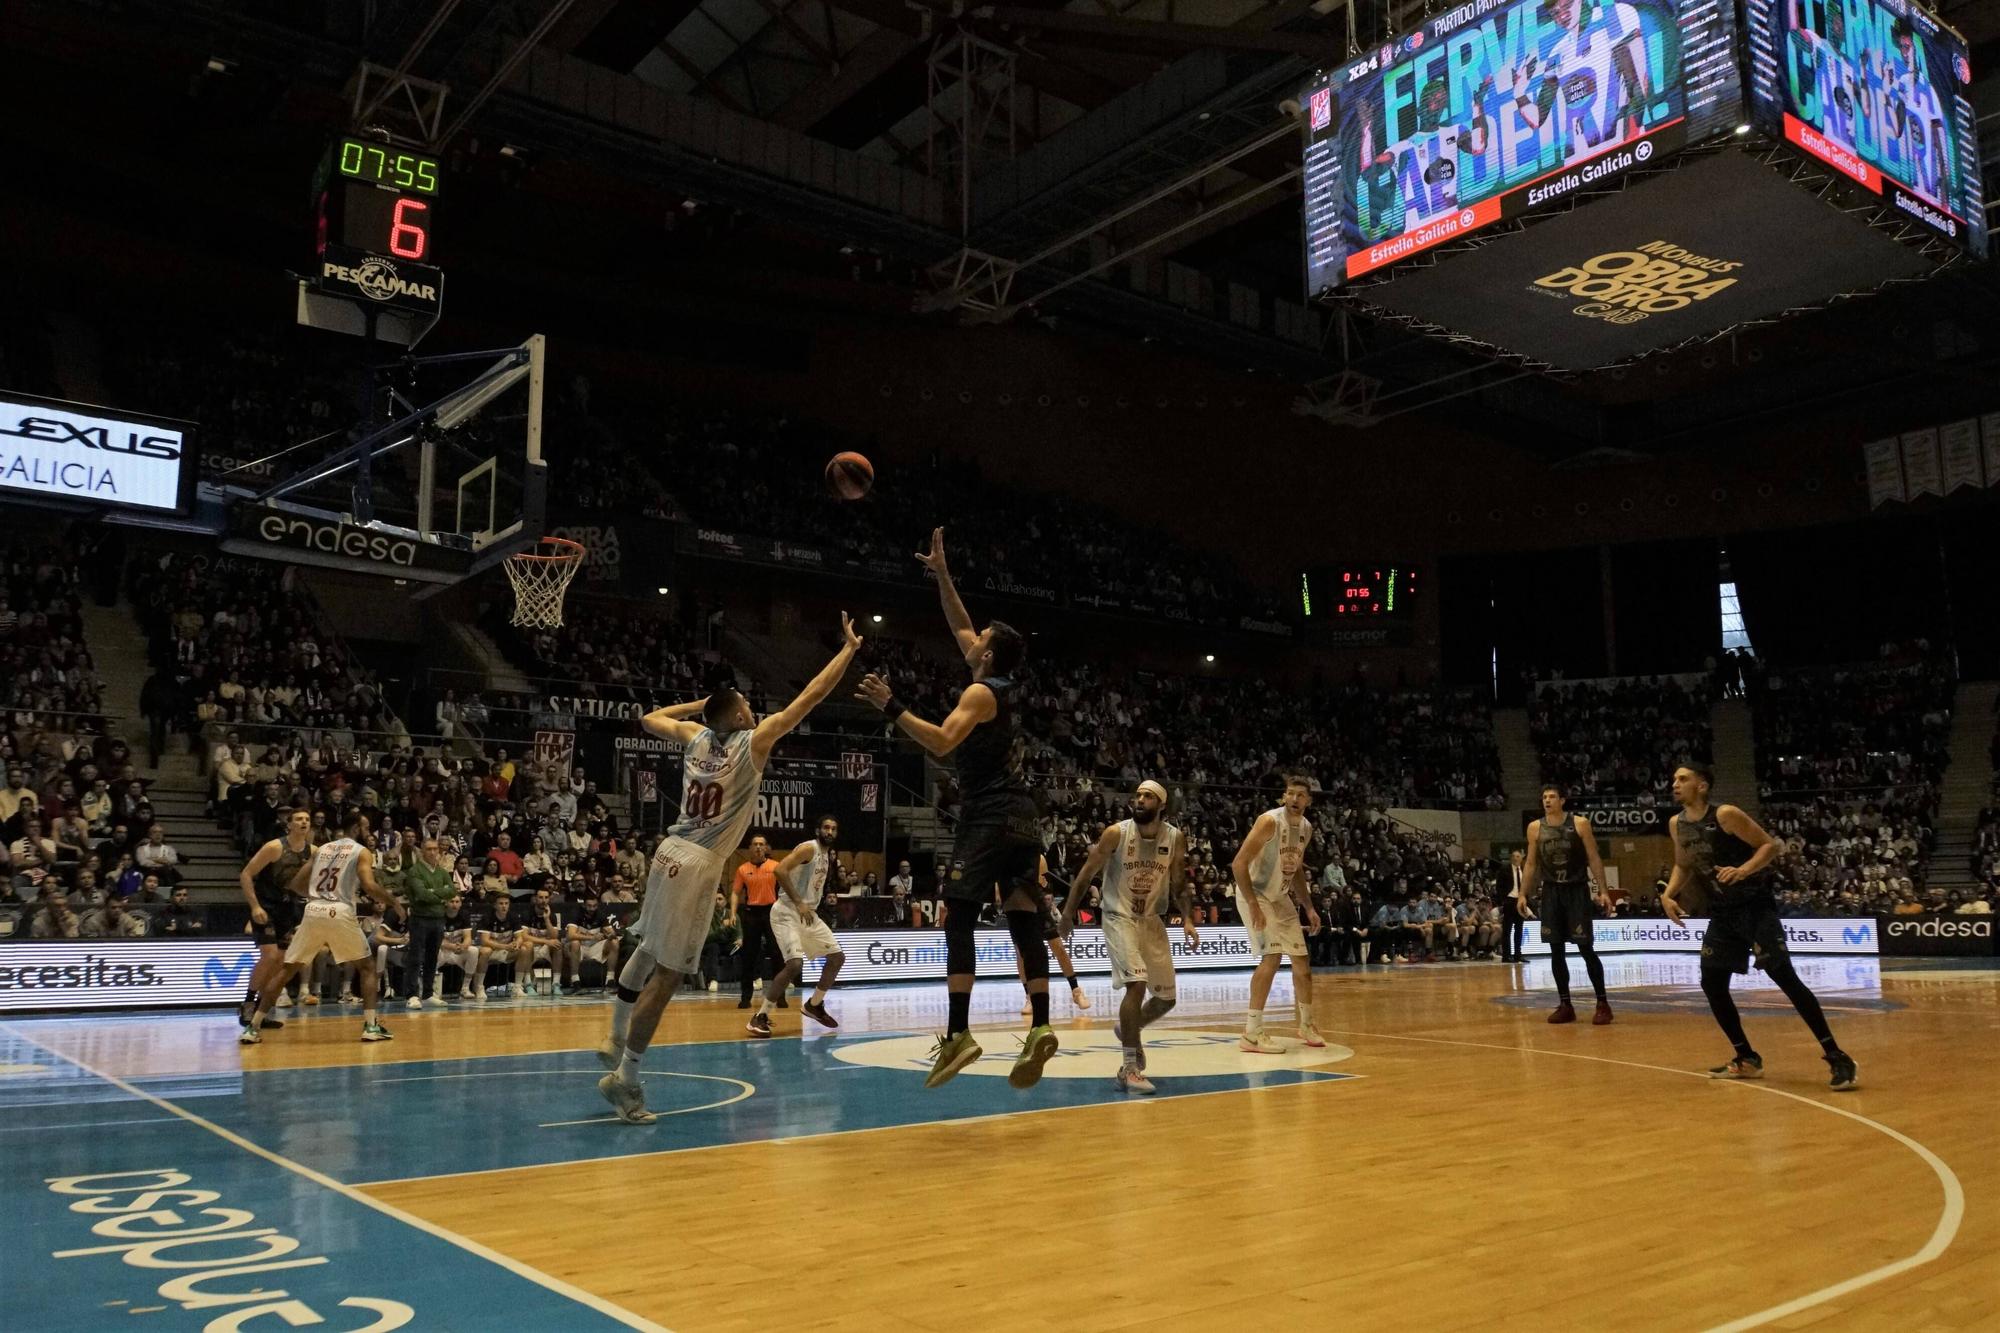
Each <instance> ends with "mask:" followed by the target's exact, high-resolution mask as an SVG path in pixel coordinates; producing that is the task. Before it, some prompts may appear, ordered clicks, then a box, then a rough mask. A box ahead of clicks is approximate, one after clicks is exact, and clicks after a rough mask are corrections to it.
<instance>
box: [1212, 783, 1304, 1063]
mask: <svg viewBox="0 0 2000 1333" xmlns="http://www.w3.org/2000/svg"><path fill="white" fill-rule="evenodd" d="M1311 808H1312V784H1311V783H1309V782H1308V781H1307V780H1306V778H1305V776H1304V775H1303V774H1299V773H1288V774H1286V775H1285V799H1284V804H1282V805H1280V806H1279V807H1278V808H1277V809H1275V810H1266V811H1265V812H1264V813H1263V814H1261V815H1258V816H1257V822H1256V823H1254V824H1252V825H1251V826H1250V836H1249V837H1247V838H1245V839H1244V840H1243V845H1242V846H1241V847H1239V848H1237V849H1236V859H1235V860H1234V861H1233V862H1231V863H1230V870H1231V872H1232V873H1233V874H1234V875H1235V878H1236V914H1237V915H1238V916H1240V917H1241V918H1242V919H1243V924H1244V925H1245V926H1246V927H1248V928H1249V931H1250V951H1251V952H1252V953H1254V954H1256V955H1257V970H1256V971H1255V972H1252V973H1251V974H1250V1017H1249V1020H1248V1021H1247V1022H1245V1023H1244V1025H1243V1040H1242V1041H1241V1042H1240V1043H1238V1045H1239V1046H1240V1047H1241V1048H1242V1049H1243V1050H1245V1051H1249V1052H1251V1053H1252V1054H1257V1055H1278V1054H1280V1053H1282V1052H1283V1051H1284V1049H1285V1048H1284V1047H1282V1046H1280V1045H1278V1044H1277V1043H1276V1042H1273V1041H1269V1040H1267V1039H1266V1038H1265V1036H1264V1001H1265V1000H1266V999H1268V998H1269V997H1270V994H1271V982H1272V981H1273V980H1275V979H1276V977H1277V975H1278V962H1279V960H1280V959H1283V958H1290V959H1291V960H1292V991H1293V994H1294V995H1295V996H1296V997H1297V1001H1298V1006H1299V1040H1300V1041H1302V1042H1304V1043H1305V1044H1306V1045H1308V1046H1314V1047H1318V1046H1324V1045H1326V1041H1325V1039H1324V1038H1322V1037H1321V1036H1320V1035H1319V1030H1318V1029H1317V1028H1315V1027H1314V1026H1313V1017H1312V958H1311V956H1310V955H1309V954H1308V953H1307V952H1306V937H1305V933H1304V931H1302V930H1301V929H1300V928H1299V908H1301V907H1303V908H1304V909H1305V912H1306V920H1307V922H1308V923H1309V924H1310V925H1311V927H1312V930H1313V932H1314V933H1315V934H1317V933H1318V932H1319V911H1318V909H1317V908H1315V907H1314V906H1313V901H1312V894H1311V892H1310V891H1309V890H1308V889H1307V888H1306V879H1305V864H1306V863H1305V855H1306V844H1308V843H1310V842H1311V841H1312V836H1313V826H1312V824H1311V823H1309V822H1308V821H1307V819H1306V811H1307V810H1309V809H1311Z"/></svg>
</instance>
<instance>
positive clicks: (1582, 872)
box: [1521, 786, 1611, 1027]
mask: <svg viewBox="0 0 2000 1333" xmlns="http://www.w3.org/2000/svg"><path fill="white" fill-rule="evenodd" d="M1538 882H1539V883H1540V884H1541V889H1542V939H1543V940H1545V941H1547V943H1548V946H1549V970H1550V971H1552V972H1553V973H1555V979H1556V1008H1555V1012H1554V1013H1552V1014H1550V1015H1549V1022H1551V1023H1574V1022H1576V1009H1575V1008H1574V1007H1573V1006H1572V1005H1571V1004H1570V1002H1569V960H1568V959H1566V958H1565V957H1563V954H1564V952H1565V951H1566V950H1567V949H1568V948H1569V946H1570V945H1572V944H1573V945H1575V946H1576V951H1577V952H1578V953H1580V954H1582V955H1583V970H1584V971H1586V972H1588V973H1589V974H1590V988H1591V989H1592V990H1593V991H1596V992H1597V1012H1596V1014H1595V1015H1593V1016H1592V1018H1591V1020H1590V1021H1591V1023H1592V1024H1594V1025H1596V1026H1598V1027H1602V1026H1603V1025H1604V1024H1606V1023H1609V1022H1610V1021H1611V1002H1610V1001H1609V1000H1607V999H1606V998H1605V996H1604V961H1603V960H1602V959H1600V958H1599V957H1598V956H1597V941H1596V938H1595V936H1596V930H1597V928H1596V926H1595V925H1594V924H1593V923H1594V922H1595V921H1596V920H1597V914H1596V913H1595V912H1593V911H1591V904H1592V902H1593V901H1595V903H1596V905H1597V906H1598V907H1601V908H1603V909H1604V912H1605V914H1606V915H1607V916H1608V915H1609V914H1610V912H1611V898H1610V895H1609V894H1608V893H1607V892H1606V890H1605V887H1604V858H1603V857H1602V856H1600V855H1599V854H1598V850H1597V835H1596V833H1595V832H1594V831H1593V830H1592V829H1591V827H1590V821H1589V820H1588V819H1585V818H1584V817H1583V816H1582V815H1572V814H1570V813H1568V812H1567V811H1565V810H1564V809H1563V793H1562V788H1560V787H1556V786H1548V787H1544V788H1542V817H1541V818H1540V819H1536V820H1532V821H1530V822H1529V824H1528V863H1527V866H1526V868H1525V869H1524V870H1523V871H1522V872H1521V892H1522V893H1523V894H1524V895H1527V894H1532V893H1533V892H1534V891H1535V887H1536V884H1537V883H1538Z"/></svg>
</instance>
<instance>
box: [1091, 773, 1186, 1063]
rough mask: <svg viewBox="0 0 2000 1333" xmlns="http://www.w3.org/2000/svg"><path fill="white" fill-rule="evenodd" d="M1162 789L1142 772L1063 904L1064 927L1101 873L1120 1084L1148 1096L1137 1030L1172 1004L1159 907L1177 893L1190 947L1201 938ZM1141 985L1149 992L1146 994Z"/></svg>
mask: <svg viewBox="0 0 2000 1333" xmlns="http://www.w3.org/2000/svg"><path fill="white" fill-rule="evenodd" d="M1166 808H1167V789H1166V788H1165V787H1163V786H1161V785H1160V784H1159V783H1157V782H1154V781H1153V780H1152V779H1150V778H1148V779H1147V780H1146V781H1144V782H1142V783H1140V784H1139V790H1138V792H1137V793H1136V794H1134V795H1133V797H1132V817H1131V818H1130V819H1125V820H1120V821H1119V822H1118V823H1116V824H1112V825H1110V826H1108V827H1107V828H1106V829H1105V830H1104V832H1103V834H1102V835H1100V836H1099V837H1098V839H1097V842H1096V845H1094V846H1093V847H1092V848H1091V849H1090V854H1089V855H1088V856H1086V857H1085V858H1084V860H1083V867H1082V869H1080V870H1078V871H1077V874H1076V878H1075V879H1072V880H1071V881H1070V885H1069V901H1067V902H1066V903H1064V904H1063V915H1062V927H1063V933H1064V934H1068V933H1069V932H1070V931H1072V930H1074V929H1076V908H1077V904H1078V903H1079V902H1080V901H1081V900H1082V898H1083V894H1084V890H1085V889H1087V888H1088V887H1089V886H1090V881H1091V879H1092V878H1093V877H1094V876H1095V875H1096V874H1097V872H1098V871H1099V870H1102V871H1103V872H1104V894H1103V907H1104V950H1105V952H1106V953H1108V954H1110V955H1111V984H1112V985H1113V986H1115V987H1117V988H1118V989H1120V990H1122V991H1124V992H1125V995H1124V998H1123V999H1122V1000H1120V1001H1119V1005H1118V1028H1117V1032H1118V1042H1119V1044H1120V1045H1121V1046H1123V1047H1124V1048H1125V1060H1124V1063H1123V1064H1121V1065H1120V1066H1119V1068H1118V1079H1117V1082H1118V1086H1119V1087H1120V1088H1121V1089H1123V1090H1124V1091H1126V1092H1137V1093H1141V1094H1144V1095H1148V1096H1150V1095H1151V1094H1152V1093H1153V1091H1154V1088H1153V1084H1152V1081H1151V1080H1150V1079H1148V1078H1147V1077H1146V1047H1145V1043H1144V1042H1143V1040H1142V1039H1141V1038H1140V1035H1139V1034H1140V1033H1141V1032H1142V1031H1143V1030H1144V1029H1145V1027H1146V1025H1147V1024H1149V1023H1152V1022H1154V1021H1156V1020H1158V1019H1160V1018H1162V1017H1164V1016H1165V1015H1166V1013H1167V1011H1168V1010H1170V1009H1172V1008H1173V1007H1174V999H1175V992H1174V947H1173V945H1172V944H1171V943H1169V942H1168V940H1167V923H1166V920H1165V917H1164V913H1165V911H1166V908H1167V903H1168V900H1169V898H1170V896H1173V895H1178V898H1179V904H1178V905H1179V907H1180V910H1181V930H1182V931H1183V932H1184V933H1185V934H1186V936H1187V942H1188V947H1189V948H1190V949H1192V948H1193V947H1195V946H1196V945H1197V944H1200V943H1201V936H1200V934H1199V933H1198V932H1197V931H1196V930H1195V926H1194V915H1193V906H1194V905H1193V903H1192V901H1191V893H1190V890H1189V886H1188V882H1187V872H1186V869H1185V864H1186V861H1185V858H1186V846H1185V844H1184V843H1183V842H1182V840H1181V831H1180V830H1179V829H1178V828H1175V827H1174V826H1173V825H1172V824H1169V823H1167V822H1166V821H1165V820H1164V819H1163V818H1162V817H1161V816H1162V814H1163V813H1164V812H1165V810H1166ZM1147 991H1151V992H1152V994H1151V995H1150V996H1148V995H1147V993H1146V992H1147Z"/></svg>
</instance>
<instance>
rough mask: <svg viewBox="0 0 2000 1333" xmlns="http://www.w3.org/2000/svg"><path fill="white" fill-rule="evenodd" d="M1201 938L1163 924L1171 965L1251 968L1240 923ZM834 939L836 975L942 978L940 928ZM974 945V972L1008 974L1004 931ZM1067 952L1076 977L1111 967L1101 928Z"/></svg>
mask: <svg viewBox="0 0 2000 1333" xmlns="http://www.w3.org/2000/svg"><path fill="white" fill-rule="evenodd" d="M1200 934H1201V943H1200V944H1199V945H1197V946H1196V947H1194V948H1192V949H1190V948H1189V947H1188V944H1187V937H1186V936H1185V935H1183V934H1182V933H1181V928H1180V927H1179V926H1168V927H1167V939H1168V940H1169V941H1170V942H1171V943H1172V944H1173V946H1174V969H1175V970H1176V971H1182V970H1199V969H1205V968H1218V967H1255V966H1256V964H1257V957H1256V955H1255V954H1253V953H1251V952H1250V934H1249V932H1248V931H1246V930H1244V929H1243V927H1241V926H1203V927H1201V928H1200ZM834 938H836V939H838V940H839V941H840V947H841V949H842V950H843V951H845V953H846V954H847V962H846V963H845V964H844V965H843V966H842V967H841V969H840V980H841V982H842V983H843V984H844V983H846V982H862V981H942V980H943V979H944V932H943V931H942V930H882V931H867V930H843V931H837V932H835V935H834ZM973 939H974V947H975V948H976V949H977V950H978V954H977V958H978V964H977V967H978V975H979V976H982V977H1012V976H1014V975H1015V972H1014V941H1013V940H1012V939H1011V938H1009V936H1008V934H1007V932H1006V931H1004V930H982V931H979V932H977V933H976V934H975V935H974V937H973ZM1069 956H1070V958H1071V959H1072V960H1073V961H1074V962H1075V963H1076V971H1077V975H1078V976H1105V975H1108V974H1109V973H1110V971H1111V955H1110V954H1109V953H1108V952H1107V951H1106V950H1105V947H1104V932H1103V931H1101V930H1084V929H1079V930H1077V932H1076V933H1075V934H1074V935H1072V936H1070V940H1069ZM819 968H820V965H819V963H817V962H811V963H808V964H806V974H805V979H806V980H807V981H814V980H817V979H818V978H819Z"/></svg>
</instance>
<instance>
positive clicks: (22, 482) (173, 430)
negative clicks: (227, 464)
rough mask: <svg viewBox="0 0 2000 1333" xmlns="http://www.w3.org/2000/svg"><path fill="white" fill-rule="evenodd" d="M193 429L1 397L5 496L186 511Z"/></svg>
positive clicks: (1, 494) (0, 473)
mask: <svg viewBox="0 0 2000 1333" xmlns="http://www.w3.org/2000/svg"><path fill="white" fill-rule="evenodd" d="M192 429H193V427H192V425H191V423H189V422H185V421H173V420H169V419H167V418H165V417H151V416H140V415H137V414H135V413H131V412H124V411H119V410H116V409H113V408H108V407H89V406H86V405H84V404H82V403H65V402H59V401H57V400H55V399H51V398H36V397H32V396H29V395H25V394H15V393H0V499H4V498H8V497H10V496H11V497H13V498H17V499H24V500H41V501H48V500H57V501H68V502H71V503H75V504H83V505H90V506H93V507H98V508H109V509H132V510H140V511H143V512H146V513H154V514H180V513H185V512H186V511H187V507H188V500H189V495H190V490H191V487H192V485H193V480H194V466H193V464H194V461H195V456H194V450H193V449H192V448H191V444H192V441H191V440H190V438H189V436H190V434H191V432H192Z"/></svg>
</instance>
